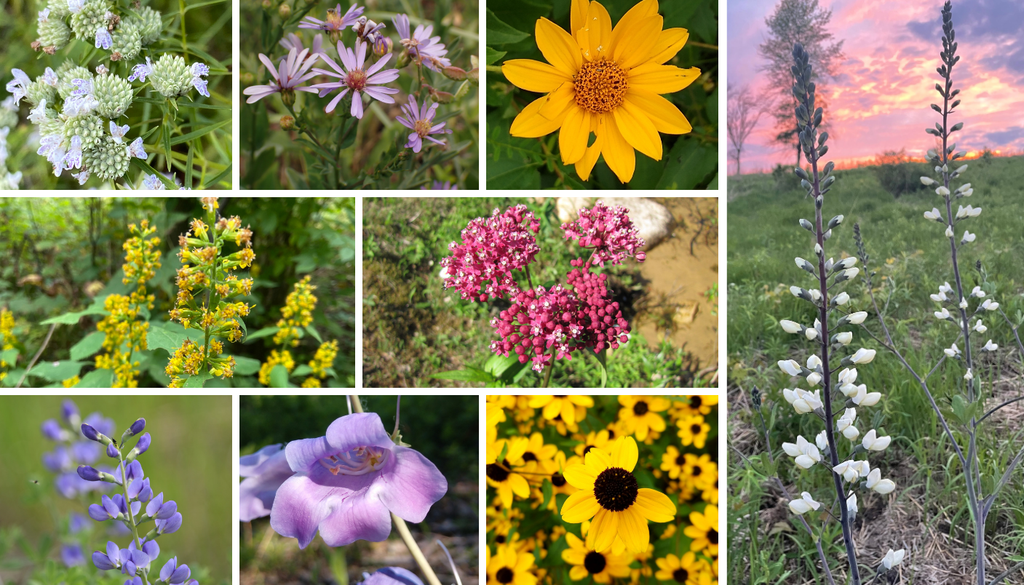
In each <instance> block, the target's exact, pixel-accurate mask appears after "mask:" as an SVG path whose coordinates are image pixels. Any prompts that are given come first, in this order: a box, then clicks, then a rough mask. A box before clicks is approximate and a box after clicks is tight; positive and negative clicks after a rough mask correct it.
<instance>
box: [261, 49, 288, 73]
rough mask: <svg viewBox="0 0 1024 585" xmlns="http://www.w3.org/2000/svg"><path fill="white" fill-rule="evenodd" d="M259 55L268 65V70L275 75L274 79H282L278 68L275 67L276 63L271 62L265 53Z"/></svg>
mask: <svg viewBox="0 0 1024 585" xmlns="http://www.w3.org/2000/svg"><path fill="white" fill-rule="evenodd" d="M259 57H260V61H263V64H264V65H265V66H266V67H267V71H269V72H270V75H271V76H273V78H274V79H280V76H279V75H278V73H277V68H275V67H274V63H273V62H271V61H270V59H269V58H267V56H266V55H264V54H263V53H260V55H259ZM282 61H283V60H282Z"/></svg>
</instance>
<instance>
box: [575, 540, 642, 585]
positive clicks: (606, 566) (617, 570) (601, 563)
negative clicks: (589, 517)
mask: <svg viewBox="0 0 1024 585" xmlns="http://www.w3.org/2000/svg"><path fill="white" fill-rule="evenodd" d="M565 542H566V543H567V544H568V545H569V548H567V549H565V550H563V551H562V560H563V561H565V562H567V563H569V564H570V565H572V568H571V569H569V578H570V579H572V580H573V581H583V580H584V579H586V578H587V577H592V578H593V579H594V582H595V583H611V582H612V577H628V576H629V563H631V562H633V557H632V556H630V555H625V554H619V555H616V554H612V553H609V552H603V553H599V552H597V551H596V550H593V549H592V548H590V547H588V546H586V545H585V544H584V543H583V541H582V540H580V539H579V537H577V536H576V535H575V534H573V533H571V532H569V533H567V534H566V535H565Z"/></svg>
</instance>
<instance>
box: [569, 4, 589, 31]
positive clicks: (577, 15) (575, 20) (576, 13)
mask: <svg viewBox="0 0 1024 585" xmlns="http://www.w3.org/2000/svg"><path fill="white" fill-rule="evenodd" d="M589 9H590V0H572V6H571V7H570V8H569V33H570V34H572V35H574V36H575V35H576V31H578V30H580V29H581V28H583V23H585V22H586V21H587V10H589Z"/></svg>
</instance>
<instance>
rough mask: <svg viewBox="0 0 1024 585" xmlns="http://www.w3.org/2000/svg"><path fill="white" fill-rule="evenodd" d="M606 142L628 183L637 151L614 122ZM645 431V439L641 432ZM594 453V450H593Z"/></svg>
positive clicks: (611, 163) (608, 156)
mask: <svg viewBox="0 0 1024 585" xmlns="http://www.w3.org/2000/svg"><path fill="white" fill-rule="evenodd" d="M604 130H605V134H607V136H606V140H605V143H604V147H603V148H602V149H601V154H602V155H604V162H606V163H608V167H609V168H611V170H612V172H613V173H615V176H617V177H618V178H619V180H620V181H622V182H623V183H628V182H629V180H630V179H632V178H633V171H635V170H636V151H634V150H633V147H632V146H630V145H629V143H628V142H626V139H625V138H624V137H623V136H622V133H621V132H619V129H618V127H617V126H616V125H615V123H614V122H611V123H608V124H605V129H604ZM641 430H642V431H643V435H644V436H643V437H641V436H640V432H639V431H641ZM636 436H637V438H638V439H640V440H641V441H642V440H644V437H646V436H647V432H646V427H643V428H642V429H638V432H637V433H636ZM591 452H593V449H591Z"/></svg>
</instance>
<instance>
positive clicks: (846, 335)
mask: <svg viewBox="0 0 1024 585" xmlns="http://www.w3.org/2000/svg"><path fill="white" fill-rule="evenodd" d="M851 341H853V333H850V332H849V331H843V332H842V333H838V334H836V342H837V343H839V345H850V342H851Z"/></svg>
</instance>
